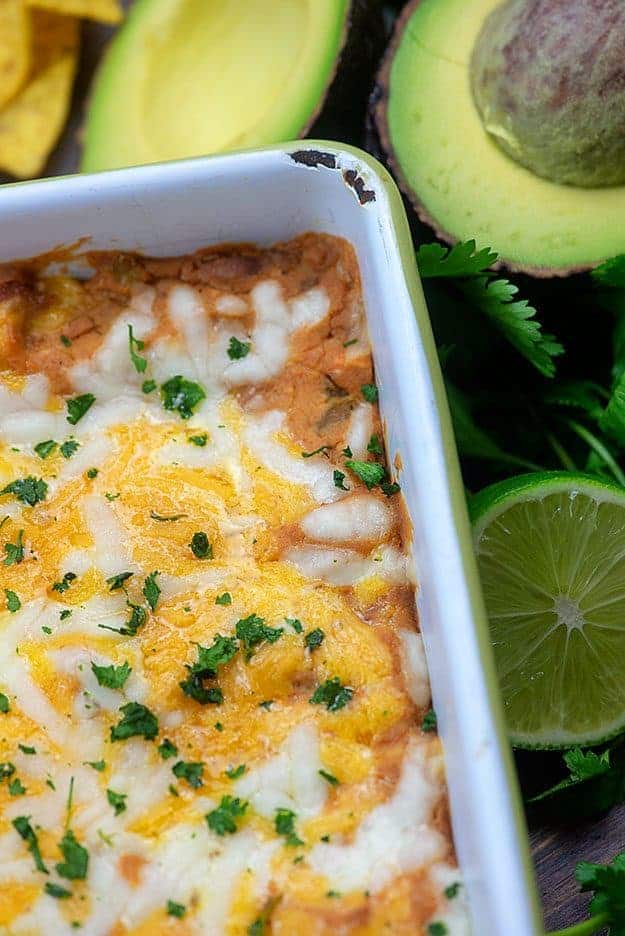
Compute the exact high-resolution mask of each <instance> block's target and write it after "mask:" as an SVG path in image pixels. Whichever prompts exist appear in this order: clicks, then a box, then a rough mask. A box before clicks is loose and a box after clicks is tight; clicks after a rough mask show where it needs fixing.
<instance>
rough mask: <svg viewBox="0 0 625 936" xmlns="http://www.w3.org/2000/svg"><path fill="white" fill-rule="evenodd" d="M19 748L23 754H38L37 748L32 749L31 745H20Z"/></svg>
mask: <svg viewBox="0 0 625 936" xmlns="http://www.w3.org/2000/svg"><path fill="white" fill-rule="evenodd" d="M18 748H19V749H20V751H21V752H22V754H31V755H32V754H36V753H37V748H34V747H32V746H31V745H30V744H18Z"/></svg>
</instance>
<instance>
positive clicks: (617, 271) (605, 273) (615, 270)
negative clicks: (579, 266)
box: [590, 254, 625, 289]
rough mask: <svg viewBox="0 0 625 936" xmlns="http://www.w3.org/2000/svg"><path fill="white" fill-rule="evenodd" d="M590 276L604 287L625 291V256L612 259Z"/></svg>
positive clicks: (620, 255)
mask: <svg viewBox="0 0 625 936" xmlns="http://www.w3.org/2000/svg"><path fill="white" fill-rule="evenodd" d="M590 275H591V276H592V278H593V279H594V280H595V282H597V283H600V284H601V285H602V286H609V287H612V288H616V289H625V254H619V255H618V256H616V257H611V258H610V259H609V260H606V261H605V263H601V264H600V265H599V266H597V267H595V269H594V270H592V272H591V274H590Z"/></svg>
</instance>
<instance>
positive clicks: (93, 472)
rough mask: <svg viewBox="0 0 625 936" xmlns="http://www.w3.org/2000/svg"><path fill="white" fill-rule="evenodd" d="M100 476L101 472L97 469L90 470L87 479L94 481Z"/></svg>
mask: <svg viewBox="0 0 625 936" xmlns="http://www.w3.org/2000/svg"><path fill="white" fill-rule="evenodd" d="M98 474H99V471H98V469H97V468H89V470H88V471H87V477H88V478H89V479H90V480H93V478H97V477H98Z"/></svg>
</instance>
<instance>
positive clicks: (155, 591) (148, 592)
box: [143, 572, 161, 611]
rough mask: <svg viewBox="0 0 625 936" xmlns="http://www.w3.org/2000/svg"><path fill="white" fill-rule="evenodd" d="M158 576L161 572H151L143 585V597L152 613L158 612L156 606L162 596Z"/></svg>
mask: <svg viewBox="0 0 625 936" xmlns="http://www.w3.org/2000/svg"><path fill="white" fill-rule="evenodd" d="M157 575H160V572H150V574H149V575H148V577H147V578H146V580H145V582H144V585H143V597H144V598H145V600H146V601H147V603H148V604H149V606H150V608H151V609H152V611H156V605H157V603H158V599H159V597H160V594H161V590H160V588H159V587H158V585H157V584H156V576H157Z"/></svg>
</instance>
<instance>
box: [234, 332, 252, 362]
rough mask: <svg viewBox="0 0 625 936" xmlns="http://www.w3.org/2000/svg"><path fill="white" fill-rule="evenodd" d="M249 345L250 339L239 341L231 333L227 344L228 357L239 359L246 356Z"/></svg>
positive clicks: (248, 351) (250, 344) (250, 345)
mask: <svg viewBox="0 0 625 936" xmlns="http://www.w3.org/2000/svg"><path fill="white" fill-rule="evenodd" d="M251 347H252V343H251V342H250V341H239V339H238V338H235V336H234V335H233V336H232V338H231V339H230V344H229V345H228V357H229V358H230V360H231V361H240V360H241V358H244V357H247V355H248V354H249V353H250V348H251Z"/></svg>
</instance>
